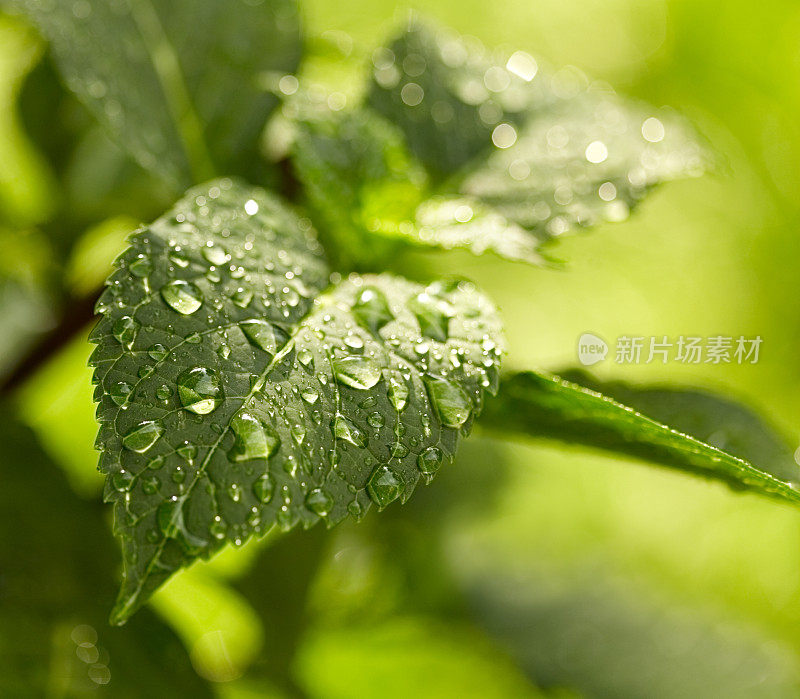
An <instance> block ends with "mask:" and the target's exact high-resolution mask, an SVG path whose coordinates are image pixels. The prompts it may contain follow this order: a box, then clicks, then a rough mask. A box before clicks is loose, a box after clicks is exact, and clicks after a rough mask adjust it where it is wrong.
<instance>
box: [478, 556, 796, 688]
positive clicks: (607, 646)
mask: <svg viewBox="0 0 800 699" xmlns="http://www.w3.org/2000/svg"><path fill="white" fill-rule="evenodd" d="M466 585H467V587H468V593H469V595H470V597H471V599H472V603H473V607H474V609H475V611H476V614H477V616H478V617H479V618H480V619H481V620H482V622H483V624H484V626H485V627H486V629H487V630H488V631H490V632H491V633H492V634H493V635H494V637H495V638H497V640H498V641H499V642H501V643H502V644H503V646H504V647H506V648H507V649H508V651H509V653H510V654H511V655H512V656H513V657H514V658H515V659H516V660H517V661H518V662H519V663H520V665H521V666H522V667H523V668H524V669H525V670H526V672H527V673H528V675H529V676H530V678H531V680H532V681H534V682H536V683H537V684H538V685H539V686H541V687H545V688H549V687H568V688H571V689H574V690H576V693H577V694H578V695H579V696H587V697H617V698H618V699H627V698H631V699H633V698H638V697H644V696H647V697H658V698H659V699H668V698H670V699H683V698H684V697H708V698H709V699H712V698H715V697H719V698H720V699H723V698H725V699H733V698H734V697H738V698H741V699H745V698H748V699H749V698H750V697H754V698H755V697H774V698H777V697H787V698H788V697H794V696H796V695H797V690H798V687H799V686H800V667H798V664H797V660H796V658H794V657H793V655H792V653H791V651H790V650H789V648H785V647H781V646H780V645H778V644H777V643H775V642H774V641H771V640H770V639H767V638H764V637H762V635H761V634H760V633H758V632H757V631H755V630H752V629H748V628H746V627H743V628H737V627H736V626H733V625H731V624H725V623H720V622H719V621H718V620H715V619H714V618H713V616H712V615H710V614H705V613H703V612H699V613H698V612H697V611H690V610H689V609H686V608H679V607H674V606H670V605H668V604H666V603H664V602H663V601H656V600H655V599H651V598H649V597H648V596H647V595H645V594H643V591H642V590H641V589H638V588H635V587H633V588H632V586H631V585H630V584H628V585H622V584H620V583H619V582H613V581H611V580H609V579H608V578H607V577H604V576H603V575H602V573H599V572H598V571H597V570H591V571H587V572H585V573H583V574H579V575H576V574H572V575H564V574H553V573H545V572H541V573H538V574H536V575H532V576H524V577H511V576H507V575H503V574H502V573H498V571H497V570H496V569H492V570H491V572H488V571H487V572H486V573H485V574H483V575H482V576H477V577H475V578H473V579H471V580H469V581H468V582H467V583H466Z"/></svg>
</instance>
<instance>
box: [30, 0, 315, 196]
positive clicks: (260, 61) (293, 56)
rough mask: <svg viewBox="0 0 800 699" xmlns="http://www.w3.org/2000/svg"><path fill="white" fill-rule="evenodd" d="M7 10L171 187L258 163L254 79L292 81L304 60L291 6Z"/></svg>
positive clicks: (61, 1)
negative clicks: (289, 76)
mask: <svg viewBox="0 0 800 699" xmlns="http://www.w3.org/2000/svg"><path fill="white" fill-rule="evenodd" d="M15 5H16V6H17V7H20V8H21V9H22V10H23V11H25V12H26V13H27V14H28V15H29V16H30V17H31V18H32V19H33V20H34V21H35V22H36V23H37V25H38V26H39V27H40V28H41V30H42V32H43V34H44V35H45V36H46V37H47V38H48V39H49V40H50V41H51V42H52V45H53V50H54V52H55V55H56V59H57V62H58V64H59V67H60V69H61V71H62V74H63V75H64V78H65V81H66V83H67V85H68V86H69V87H70V88H71V89H72V90H74V91H75V92H76V94H77V95H78V96H79V97H80V98H81V100H83V101H84V102H85V103H86V105H87V106H88V107H89V109H90V110H91V111H92V112H93V113H94V115H95V116H96V117H97V118H98V120H99V121H100V122H101V123H103V124H104V125H105V127H106V128H107V129H108V131H109V133H110V134H111V135H112V136H113V137H114V138H115V140H117V141H118V142H119V143H120V145H121V146H123V147H124V148H126V149H127V150H129V151H130V152H131V154H132V155H133V156H134V157H135V158H136V159H137V160H138V162H139V163H140V164H141V165H142V166H143V167H145V168H147V169H149V170H153V171H154V172H156V174H158V175H159V176H162V177H163V178H164V179H166V180H167V181H168V182H170V183H172V184H173V185H176V186H185V185H186V184H188V183H190V182H192V181H199V180H202V179H205V178H206V177H208V176H210V175H211V174H212V173H213V172H214V170H215V168H216V169H222V170H226V171H234V172H239V171H242V169H243V168H244V167H245V165H246V164H248V163H250V162H251V161H252V160H253V159H254V158H253V154H254V151H255V150H256V147H257V142H258V138H259V135H260V133H261V130H262V128H263V126H264V122H265V120H266V117H267V115H268V114H269V112H270V110H271V109H272V108H273V107H274V105H275V98H274V97H273V96H272V95H270V94H269V93H268V92H267V91H266V90H264V89H262V87H261V86H260V85H259V83H258V75H259V73H262V72H269V71H279V72H291V71H293V70H294V68H295V67H296V65H297V61H298V59H299V54H300V46H299V25H298V17H297V10H296V8H295V6H294V3H293V2H292V0H269V2H263V1H262V2H260V3H254V2H247V1H246V0H235V2H231V1H230V0H228V1H227V2H224V1H222V0H204V1H203V2H169V3H150V2H131V1H130V0H123V1H121V2H118V3H104V2H93V3H89V2H81V3H79V4H78V5H77V9H76V5H75V3H74V2H72V1H71V0H55V2H45V1H43V0H16V2H15ZM110 36H111V37H113V40H112V41H109V37H110Z"/></svg>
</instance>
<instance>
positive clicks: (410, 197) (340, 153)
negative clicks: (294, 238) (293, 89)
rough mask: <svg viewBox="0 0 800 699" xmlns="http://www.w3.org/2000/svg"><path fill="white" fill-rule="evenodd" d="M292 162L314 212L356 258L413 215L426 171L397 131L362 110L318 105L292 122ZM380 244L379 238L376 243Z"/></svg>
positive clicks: (369, 253) (369, 257)
mask: <svg viewBox="0 0 800 699" xmlns="http://www.w3.org/2000/svg"><path fill="white" fill-rule="evenodd" d="M294 123H295V125H296V128H297V131H298V133H297V134H296V136H295V138H294V146H293V153H292V155H293V160H292V162H293V165H294V168H295V170H296V172H297V175H298V179H299V180H300V181H301V182H302V184H303V185H304V188H305V193H306V195H307V196H308V198H309V199H310V201H311V204H312V205H313V207H314V209H315V210H316V212H318V216H317V217H315V218H318V219H319V220H320V221H321V222H322V223H323V225H324V229H323V230H325V231H328V232H329V233H330V234H331V236H332V237H333V239H334V240H335V242H336V244H337V245H336V248H344V249H345V250H346V251H347V252H348V253H349V254H350V255H351V256H355V257H356V259H357V260H363V261H366V262H367V263H369V262H372V263H373V264H374V262H375V257H376V253H378V254H380V253H381V248H380V244H381V243H380V239H377V238H375V237H374V236H368V235H364V234H365V233H366V232H367V231H373V232H377V231H381V232H386V231H385V229H386V227H387V226H388V227H389V228H390V232H393V230H394V229H397V227H398V224H399V223H400V222H404V221H408V220H409V219H411V218H412V217H413V214H414V210H415V209H416V207H417V205H418V204H419V202H420V200H421V197H422V196H423V188H424V187H425V184H426V179H427V178H426V176H425V172H424V171H423V169H422V167H421V166H420V165H419V164H418V163H417V162H416V161H415V160H414V159H413V158H412V157H411V155H410V154H409V153H408V151H407V149H406V146H405V143H404V142H403V138H402V134H401V133H400V132H399V131H398V130H397V129H396V128H395V127H394V126H393V125H392V124H390V123H389V122H387V121H385V120H384V119H383V118H382V117H380V116H379V115H378V114H376V113H374V112H372V111H370V110H357V111H349V112H333V111H330V110H326V111H322V110H318V111H315V112H314V113H312V114H310V115H308V116H305V118H303V117H300V118H298V119H297V120H296V121H295V122H294ZM384 247H385V244H384Z"/></svg>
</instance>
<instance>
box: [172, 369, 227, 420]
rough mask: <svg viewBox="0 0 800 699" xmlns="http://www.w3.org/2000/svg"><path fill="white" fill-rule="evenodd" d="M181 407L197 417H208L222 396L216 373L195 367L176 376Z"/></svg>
mask: <svg viewBox="0 0 800 699" xmlns="http://www.w3.org/2000/svg"><path fill="white" fill-rule="evenodd" d="M178 397H179V398H180V399H181V405H182V406H183V407H184V408H186V409H187V410H190V411H191V412H193V413H197V414H198V415H208V414H209V413H210V412H212V411H213V410H214V409H216V408H217V406H219V404H220V403H221V402H222V399H223V397H224V394H223V392H222V386H221V385H220V381H219V377H218V376H217V374H216V372H215V371H213V370H211V369H206V368H205V367H195V368H193V369H188V370H186V371H184V372H183V373H182V374H181V375H180V376H178Z"/></svg>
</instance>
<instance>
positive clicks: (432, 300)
mask: <svg viewBox="0 0 800 699" xmlns="http://www.w3.org/2000/svg"><path fill="white" fill-rule="evenodd" d="M408 307H409V308H410V309H411V312H412V313H413V314H414V315H415V316H416V318H417V322H418V323H419V328H420V330H421V331H422V334H423V335H427V336H428V337H430V338H432V339H434V340H437V341H439V342H446V341H447V325H448V323H449V318H450V317H451V316H452V315H453V310H452V308H451V306H450V304H449V303H447V302H446V301H443V300H441V299H437V298H436V297H434V296H431V295H430V294H428V293H426V292H423V293H421V294H417V295H416V296H415V297H414V298H412V299H411V301H409V303H408Z"/></svg>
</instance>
